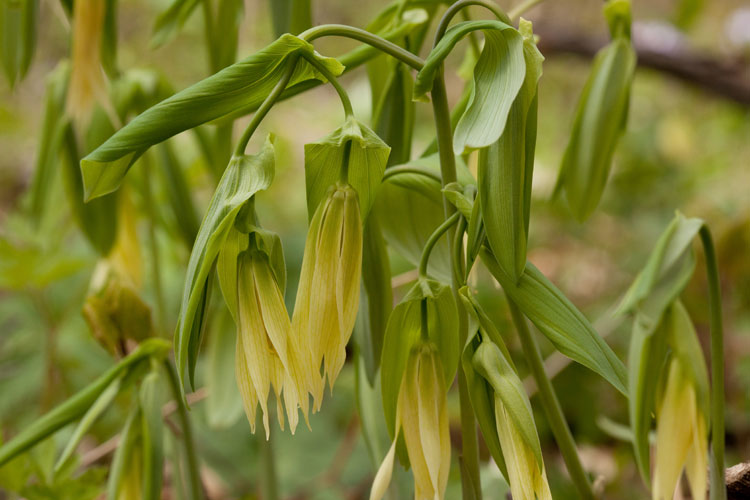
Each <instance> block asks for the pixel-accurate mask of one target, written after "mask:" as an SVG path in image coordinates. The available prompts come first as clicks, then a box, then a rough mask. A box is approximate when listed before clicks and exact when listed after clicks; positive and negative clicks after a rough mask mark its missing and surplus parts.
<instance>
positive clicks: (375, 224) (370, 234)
mask: <svg viewBox="0 0 750 500" xmlns="http://www.w3.org/2000/svg"><path fill="white" fill-rule="evenodd" d="M392 309H393V290H392V289H391V266H390V262H389V259H388V249H387V248H386V246H385V240H384V239H383V234H382V232H381V229H380V222H379V220H378V218H377V216H375V215H371V216H369V217H368V218H367V222H366V223H365V227H364V234H363V241H362V294H361V298H360V303H359V312H358V318H357V327H356V330H355V332H356V335H357V338H358V345H359V356H360V357H361V358H362V360H363V362H364V367H365V373H366V374H367V380H368V382H369V383H370V384H371V385H372V384H374V383H375V375H376V373H377V370H378V368H379V367H380V354H381V352H382V350H383V338H384V336H385V328H386V325H387V324H388V316H390V314H391V310H392ZM381 458H382V457H381Z"/></svg>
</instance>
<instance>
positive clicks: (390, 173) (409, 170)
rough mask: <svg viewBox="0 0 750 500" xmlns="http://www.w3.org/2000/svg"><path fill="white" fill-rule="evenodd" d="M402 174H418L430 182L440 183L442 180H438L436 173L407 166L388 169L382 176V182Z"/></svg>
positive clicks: (438, 175) (438, 176)
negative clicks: (430, 180)
mask: <svg viewBox="0 0 750 500" xmlns="http://www.w3.org/2000/svg"><path fill="white" fill-rule="evenodd" d="M402 174H418V175H424V176H425V177H429V178H430V179H432V180H435V181H438V182H440V183H442V179H441V178H440V174H438V173H437V172H433V171H431V170H427V169H425V168H419V167H409V166H403V167H390V168H388V169H386V171H385V175H383V182H385V181H387V180H388V179H390V178H391V177H394V176H397V175H402Z"/></svg>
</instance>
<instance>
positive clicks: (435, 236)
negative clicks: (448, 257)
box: [419, 212, 461, 278]
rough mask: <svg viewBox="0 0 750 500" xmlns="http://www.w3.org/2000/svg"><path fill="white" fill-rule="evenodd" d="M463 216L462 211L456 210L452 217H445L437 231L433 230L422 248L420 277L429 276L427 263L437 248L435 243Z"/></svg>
mask: <svg viewBox="0 0 750 500" xmlns="http://www.w3.org/2000/svg"><path fill="white" fill-rule="evenodd" d="M460 216H461V214H460V213H458V212H454V213H453V214H451V216H450V217H448V218H447V219H445V221H443V223H442V224H440V225H439V226H438V228H437V229H435V231H433V232H432V234H431V235H430V237H429V238H428V239H427V243H425V245H424V248H423V249H422V257H421V258H420V259H419V277H420V278H426V277H427V263H428V262H429V261H430V254H431V253H432V249H433V248H435V245H436V244H437V242H438V241H439V240H440V238H441V237H442V236H443V235H444V234H445V233H446V232H448V230H449V229H451V228H452V227H453V225H454V224H455V223H456V222H458V218H459V217H460Z"/></svg>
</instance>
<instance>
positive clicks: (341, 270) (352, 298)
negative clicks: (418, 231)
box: [292, 182, 362, 410]
mask: <svg viewBox="0 0 750 500" xmlns="http://www.w3.org/2000/svg"><path fill="white" fill-rule="evenodd" d="M361 269H362V221H361V218H360V210H359V197H358V195H357V192H356V191H355V190H354V188H353V187H352V186H350V185H349V184H345V183H340V182H339V183H336V184H335V185H332V186H331V187H330V188H329V189H328V193H327V195H326V197H325V199H324V200H323V201H322V202H321V203H320V205H318V208H317V209H316V210H315V214H314V215H313V218H312V221H311V222H310V229H309V231H308V233H307V240H306V242H305V254H304V257H303V259H302V271H301V275H300V282H299V288H298V289H297V298H296V301H295V305H294V315H293V318H292V330H293V336H294V338H295V339H297V340H298V341H299V347H300V349H299V356H300V359H299V363H300V368H301V371H300V373H299V375H298V376H300V377H304V380H303V379H298V381H297V382H298V384H299V386H303V385H305V384H307V386H308V388H309V391H310V392H311V393H312V395H313V402H314V403H313V404H314V410H318V409H320V404H321V401H322V399H323V390H324V388H325V380H326V379H327V380H328V384H329V386H330V387H331V388H333V384H334V382H335V381H336V377H337V376H338V374H339V372H340V371H341V368H342V367H343V366H344V361H345V360H346V344H347V342H348V341H349V338H350V337H351V334H352V329H353V328H354V323H355V321H356V318H357V308H358V306H359V283H360V274H361ZM321 364H322V365H323V373H322V375H321ZM303 399H304V398H303Z"/></svg>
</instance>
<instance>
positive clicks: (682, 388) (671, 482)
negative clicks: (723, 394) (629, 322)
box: [652, 301, 709, 500]
mask: <svg viewBox="0 0 750 500" xmlns="http://www.w3.org/2000/svg"><path fill="white" fill-rule="evenodd" d="M663 322H664V323H663V326H664V328H665V329H666V330H667V332H666V333H667V335H668V344H669V345H670V346H671V348H672V352H671V354H670V357H669V360H668V361H667V363H666V366H665V369H664V372H663V373H664V374H665V376H666V382H662V383H663V384H664V385H662V387H663V391H662V392H661V397H657V403H656V465H655V466H654V472H653V475H654V480H653V488H652V498H653V499H654V500H671V499H672V497H673V496H674V490H675V487H676V486H677V482H678V481H679V479H680V475H681V474H682V470H683V468H684V469H685V473H686V475H687V479H688V483H689V484H690V491H691V493H692V498H694V499H696V500H703V499H705V498H706V491H707V488H708V472H707V471H708V411H709V410H708V398H709V396H708V371H707V369H706V365H705V361H704V359H703V355H702V352H701V348H700V344H699V343H698V339H697V336H696V333H695V329H694V327H693V324H692V322H691V320H690V317H689V315H688V313H687V311H686V310H685V308H684V306H683V305H682V303H681V302H679V301H677V302H675V303H673V304H672V305H671V306H670V307H669V309H667V311H666V312H665V316H664V319H663Z"/></svg>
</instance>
